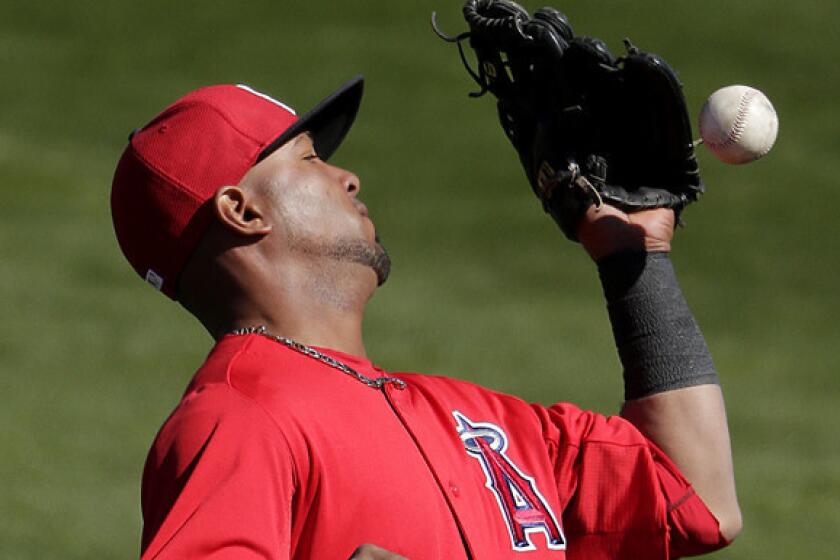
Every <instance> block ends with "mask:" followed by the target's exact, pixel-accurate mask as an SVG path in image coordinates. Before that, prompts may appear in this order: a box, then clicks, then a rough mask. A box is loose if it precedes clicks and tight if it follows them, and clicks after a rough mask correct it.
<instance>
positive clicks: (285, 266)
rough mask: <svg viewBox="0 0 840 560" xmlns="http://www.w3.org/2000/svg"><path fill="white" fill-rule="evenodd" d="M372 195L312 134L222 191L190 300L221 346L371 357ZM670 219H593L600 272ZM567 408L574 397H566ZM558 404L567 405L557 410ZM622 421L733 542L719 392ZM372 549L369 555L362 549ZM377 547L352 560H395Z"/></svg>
mask: <svg viewBox="0 0 840 560" xmlns="http://www.w3.org/2000/svg"><path fill="white" fill-rule="evenodd" d="M360 187H361V183H360V181H359V178H358V177H357V176H356V175H355V174H353V173H352V172H350V171H347V170H344V169H341V168H339V167H336V166H333V165H330V164H328V163H326V162H324V161H322V160H321V159H319V158H318V157H317V154H316V153H315V151H314V148H313V144H312V140H311V138H310V137H309V135H308V134H302V135H300V136H297V137H295V138H294V139H293V140H291V141H290V142H288V143H287V144H285V145H284V146H283V147H281V148H280V149H278V150H277V151H276V152H274V153H273V154H272V155H271V156H269V157H268V158H266V159H265V160H263V161H262V162H260V163H259V164H257V165H256V166H254V167H253V168H252V169H251V170H250V171H249V173H248V174H247V175H246V176H245V177H244V178H243V179H242V181H241V182H240V183H239V184H238V185H232V186H226V187H222V188H221V189H219V191H218V192H217V194H216V196H215V198H214V200H213V210H214V220H213V224H212V225H211V227H210V229H209V230H208V233H207V234H206V236H205V238H204V239H203V240H202V242H201V243H200V244H199V247H198V249H197V250H196V253H195V254H194V255H193V257H192V258H191V260H190V262H189V263H188V265H187V267H186V269H185V271H184V272H183V274H182V277H181V282H180V286H181V293H180V296H179V297H180V300H181V302H182V303H183V305H184V306H185V307H186V308H187V309H188V310H190V311H191V312H192V313H193V314H194V315H195V316H196V317H198V319H199V320H200V321H201V322H202V323H203V324H204V326H205V327H206V328H207V330H208V331H209V332H210V333H211V334H212V335H213V336H214V337H215V338H220V337H221V336H223V335H224V334H225V333H227V332H230V331H231V330H233V329H235V328H240V327H248V326H255V325H265V326H266V327H267V329H268V330H269V331H270V332H272V333H274V334H277V335H282V336H287V337H290V338H293V339H295V340H297V341H299V342H302V343H304V344H309V345H313V346H321V347H327V348H332V349H334V350H338V351H341V352H346V353H349V354H353V355H357V356H365V355H366V353H365V347H364V343H363V340H362V320H363V316H364V310H365V307H366V305H367V302H368V300H369V299H370V297H371V296H372V295H373V293H374V291H375V290H376V287H377V285H378V284H379V283H381V280H382V279H383V278H382V276H383V274H385V275H387V272H383V270H382V269H383V268H387V266H386V264H387V263H388V261H387V258H386V256H385V252H384V249H382V247H381V246H380V245H379V243H378V242H377V240H376V230H375V227H374V224H373V222H372V221H371V219H370V216H369V215H368V212H367V208H366V207H365V206H364V204H362V202H361V201H360V200H359V198H358V195H359V192H360ZM673 233H674V214H673V212H672V211H671V210H667V209H655V210H647V211H642V212H636V213H632V214H627V213H625V212H623V211H621V210H618V209H616V208H614V207H611V206H603V207H602V208H600V209H598V210H596V209H595V208H590V209H589V210H588V211H587V212H586V215H585V216H584V217H583V218H582V219H581V223H580V225H579V228H578V237H579V239H580V241H581V244H582V246H583V248H584V249H585V250H586V251H587V253H588V254H589V255H590V256H591V257H592V258H593V259H594V260H598V259H601V258H603V257H605V256H607V255H610V254H612V253H615V252H616V251H621V250H627V249H634V250H647V251H665V252H667V251H670V249H671V240H672V237H673ZM558 397H560V398H561V399H562V397H563V395H558ZM558 400H559V399H558ZM621 414H622V415H623V416H624V417H625V418H627V419H628V420H630V421H631V422H633V423H634V424H635V425H636V426H637V427H638V428H639V429H640V430H641V431H642V432H643V433H645V434H646V435H647V436H648V437H649V438H650V439H651V440H653V441H654V442H655V443H656V444H657V445H659V446H660V447H661V448H663V450H664V451H666V453H667V454H668V455H669V456H670V457H671V459H672V460H673V461H674V462H675V463H676V464H677V465H678V466H679V467H680V469H681V471H682V472H683V474H684V475H685V476H686V478H687V479H688V480H689V481H691V483H692V484H693V486H694V488H695V490H696V491H697V493H698V494H699V495H700V496H701V497H702V498H703V500H704V501H705V503H706V504H707V505H708V506H709V508H710V509H711V511H712V512H713V513H714V514H715V516H716V517H717V518H718V520H719V521H720V524H721V531H722V534H723V535H724V536H725V537H727V538H729V539H731V538H734V536H736V535H737V534H738V532H739V531H740V528H741V516H740V510H739V508H738V501H737V497H736V495H735V483H734V477H733V471H732V459H731V452H730V447H729V432H728V429H727V424H726V413H725V409H724V406H723V397H722V394H721V391H720V388H719V387H718V386H717V385H701V386H696V387H690V388H686V389H679V390H675V391H668V392H665V393H659V394H656V395H653V396H650V397H646V398H642V399H637V400H633V401H628V402H626V403H625V404H624V406H623V408H622V412H621ZM360 544H361V543H360ZM387 554H390V553H388V551H383V550H381V549H378V548H376V547H373V546H368V547H361V548H360V549H359V550H358V551H357V553H356V554H354V556H353V558H357V559H359V560H361V559H363V558H392V557H395V556H387Z"/></svg>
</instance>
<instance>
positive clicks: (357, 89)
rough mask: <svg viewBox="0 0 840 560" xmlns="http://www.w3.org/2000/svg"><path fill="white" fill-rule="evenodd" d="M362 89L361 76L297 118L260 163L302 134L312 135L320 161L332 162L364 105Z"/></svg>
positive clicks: (266, 149)
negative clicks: (361, 105) (330, 159)
mask: <svg viewBox="0 0 840 560" xmlns="http://www.w3.org/2000/svg"><path fill="white" fill-rule="evenodd" d="M363 89H364V78H363V77H362V76H356V77H355V78H353V79H352V80H350V81H348V82H346V83H345V84H344V85H342V86H341V87H340V88H338V89H337V90H336V91H335V92H333V93H332V94H330V95H329V96H328V97H327V98H325V99H324V100H323V101H321V102H320V103H318V104H317V105H316V106H315V107H314V108H313V109H312V110H310V111H309V112H307V113H306V114H304V115H303V116H301V117H300V118H298V120H297V121H295V123H294V124H293V125H292V126H290V127H289V128H288V129H286V131H285V132H283V134H281V135H280V136H279V137H278V138H277V139H276V140H275V141H274V142H272V143H271V144H269V145H268V146H267V147H266V148H265V149H264V150H263V151H262V152H261V153H260V156H259V158H257V161H258V162H259V161H261V160H263V159H265V158H266V157H268V156H269V155H271V153H272V152H274V151H275V150H277V149H278V148H279V147H280V146H282V145H283V144H285V143H286V142H288V141H289V140H291V139H292V138H294V137H295V136H297V135H298V134H300V133H301V132H309V133H310V134H311V135H312V141H313V143H314V145H315V152H316V153H317V154H318V157H319V158H321V159H323V160H327V159H329V158H330V156H332V155H333V153H334V152H335V151H336V149H338V146H339V145H340V144H341V141H342V140H344V137H345V136H346V135H347V132H348V131H349V130H350V127H351V126H352V125H353V121H354V120H355V119H356V113H357V112H358V111H359V105H360V104H361V102H362V91H363Z"/></svg>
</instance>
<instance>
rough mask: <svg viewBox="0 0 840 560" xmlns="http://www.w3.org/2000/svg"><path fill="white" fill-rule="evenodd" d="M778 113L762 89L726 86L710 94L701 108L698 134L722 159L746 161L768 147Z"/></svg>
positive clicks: (766, 150) (774, 132)
mask: <svg viewBox="0 0 840 560" xmlns="http://www.w3.org/2000/svg"><path fill="white" fill-rule="evenodd" d="M778 132H779V117H778V116H777V115H776V110H775V109H774V108H773V104H772V103H770V100H769V99H767V96H765V95H764V94H763V93H761V92H760V91H758V90H757V89H755V88H751V87H749V86H728V87H725V88H721V89H719V90H717V91H716V92H714V93H713V94H712V95H710V96H709V99H708V100H707V101H706V104H705V105H703V109H702V110H701V111H700V137H701V138H702V139H703V144H705V145H706V147H707V148H709V150H711V151H712V153H713V154H714V155H715V156H717V158H718V159H719V160H721V161H723V162H725V163H749V162H751V161H755V160H757V159H758V158H760V157H762V156H763V155H764V154H766V153H767V152H769V151H770V148H772V147H773V143H774V142H775V141H776V135H777V134H778Z"/></svg>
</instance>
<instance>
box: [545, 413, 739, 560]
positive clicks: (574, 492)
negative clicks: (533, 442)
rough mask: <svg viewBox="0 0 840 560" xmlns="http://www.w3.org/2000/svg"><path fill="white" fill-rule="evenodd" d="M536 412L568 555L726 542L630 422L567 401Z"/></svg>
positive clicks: (693, 548) (676, 552) (683, 550)
mask: <svg viewBox="0 0 840 560" xmlns="http://www.w3.org/2000/svg"><path fill="white" fill-rule="evenodd" d="M538 413H539V414H540V415H541V416H542V419H541V420H542V422H543V426H544V430H545V431H544V436H545V437H546V441H547V443H548V445H549V448H550V449H551V450H552V452H553V453H554V465H555V479H556V480H557V483H558V492H559V495H560V499H561V502H562V503H563V504H565V507H564V513H563V524H564V528H565V531H566V535H567V537H568V541H569V545H568V549H567V556H568V558H570V559H578V558H586V559H587V560H600V559H604V560H606V559H608V558H634V559H639V560H641V559H654V558H658V559H666V558H679V557H682V556H688V555H696V554H702V553H706V552H710V551H712V550H715V549H717V548H720V547H722V546H725V545H726V544H727V541H726V540H725V539H724V538H723V536H722V535H721V534H720V529H719V525H718V521H717V519H716V518H715V517H714V516H713V515H712V513H711V512H710V511H709V510H708V508H707V507H706V506H705V504H704V503H703V502H702V500H701V499H700V497H699V496H697V494H695V492H694V489H693V488H692V487H691V484H689V482H688V481H687V480H686V479H685V477H683V475H682V474H681V473H680V471H679V469H678V468H677V467H676V466H675V465H674V464H673V462H672V461H671V460H670V459H669V458H668V457H667V456H666V455H665V454H664V453H663V452H662V451H661V450H660V449H659V448H658V447H656V445H654V444H653V442H651V441H650V440H648V439H647V438H645V437H644V436H643V435H642V434H641V433H640V432H639V431H638V430H637V429H636V427H635V426H633V425H632V424H631V423H630V422H628V421H626V420H624V419H623V418H621V417H618V416H612V417H605V416H602V415H599V414H595V413H592V412H586V411H582V410H580V409H578V408H577V407H575V406H573V405H569V404H557V405H554V406H552V407H550V408H548V409H545V408H542V407H538Z"/></svg>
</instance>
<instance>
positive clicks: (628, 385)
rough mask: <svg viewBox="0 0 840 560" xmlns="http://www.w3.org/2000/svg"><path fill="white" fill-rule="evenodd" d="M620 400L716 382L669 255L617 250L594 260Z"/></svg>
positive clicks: (705, 347) (714, 373) (703, 341)
mask: <svg viewBox="0 0 840 560" xmlns="http://www.w3.org/2000/svg"><path fill="white" fill-rule="evenodd" d="M598 273H599V275H600V277H601V285H602V286H603V288H604V295H605V296H606V298H607V310H608V311H609V316H610V323H612V329H613V336H614V337H615V344H616V347H617V348H618V355H619V358H620V359H621V364H622V365H623V366H624V398H625V400H631V399H638V398H641V397H645V396H648V395H653V394H655V393H661V392H664V391H671V390H673V389H679V388H682V387H691V386H694V385H706V384H710V383H715V384H716V383H718V376H717V371H716V370H715V366H714V363H713V362H712V356H711V354H710V353H709V349H708V347H707V346H706V341H705V340H704V339H703V334H702V333H701V332H700V327H698V325H697V322H696V321H695V320H694V316H693V315H692V314H691V310H690V309H689V308H688V304H687V303H686V301H685V298H684V297H683V294H682V290H680V287H679V284H678V283H677V277H676V275H675V274H674V269H673V267H672V266H671V260H670V259H669V258H668V254H667V253H644V252H631V251H626V252H621V253H618V254H615V255H610V256H609V257H606V258H604V259H602V260H600V261H598Z"/></svg>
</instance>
